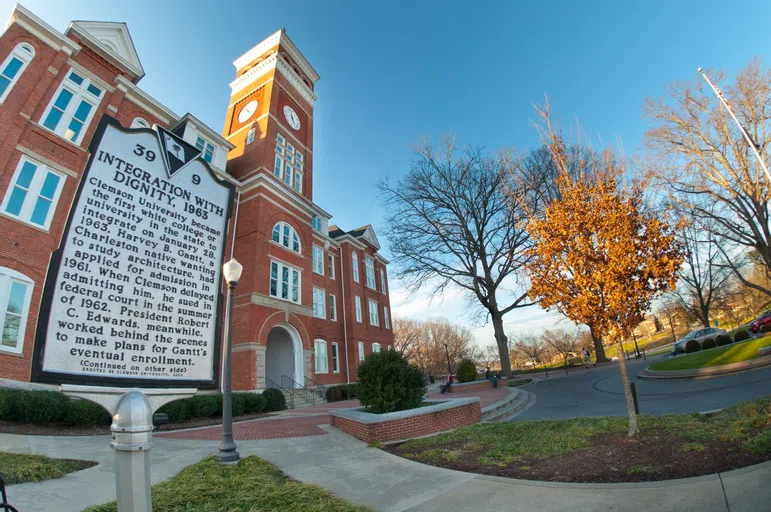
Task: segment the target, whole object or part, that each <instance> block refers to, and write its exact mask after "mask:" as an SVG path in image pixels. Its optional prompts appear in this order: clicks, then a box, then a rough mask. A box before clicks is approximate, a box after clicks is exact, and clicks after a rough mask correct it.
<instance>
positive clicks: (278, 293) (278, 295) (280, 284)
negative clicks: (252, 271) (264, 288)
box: [268, 260, 303, 304]
mask: <svg viewBox="0 0 771 512" xmlns="http://www.w3.org/2000/svg"><path fill="white" fill-rule="evenodd" d="M273 265H276V267H277V272H276V295H273V292H272V290H271V289H270V282H271V281H272V280H273V275H272V274H273ZM284 268H286V269H288V271H289V283H288V286H289V289H288V290H287V295H286V296H287V298H286V299H285V298H283V297H282V296H281V295H282V293H281V292H282V291H283V284H284V281H283V279H282V274H283V272H282V269H284ZM295 273H296V274H297V300H292V277H293V275H294V274H295ZM302 290H303V272H302V270H301V269H299V268H297V267H293V266H292V265H287V264H286V263H284V262H283V261H278V260H270V266H269V267H268V295H269V296H271V297H273V298H276V299H278V300H285V301H287V302H292V303H293V304H302Z"/></svg>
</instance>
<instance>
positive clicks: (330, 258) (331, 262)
mask: <svg viewBox="0 0 771 512" xmlns="http://www.w3.org/2000/svg"><path fill="white" fill-rule="evenodd" d="M327 275H328V276H329V278H330V279H333V280H334V279H335V255H334V254H332V253H331V252H329V251H327Z"/></svg>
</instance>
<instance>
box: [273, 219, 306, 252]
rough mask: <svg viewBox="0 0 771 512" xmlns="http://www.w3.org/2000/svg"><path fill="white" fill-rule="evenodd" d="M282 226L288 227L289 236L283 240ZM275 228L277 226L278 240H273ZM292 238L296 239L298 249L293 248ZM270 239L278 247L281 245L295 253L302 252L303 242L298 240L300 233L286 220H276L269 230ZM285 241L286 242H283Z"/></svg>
mask: <svg viewBox="0 0 771 512" xmlns="http://www.w3.org/2000/svg"><path fill="white" fill-rule="evenodd" d="M284 226H286V227H288V228H289V238H288V239H286V240H285V238H286V237H285V234H284V229H283V228H284ZM276 228H278V240H273V233H275V232H276ZM294 239H297V246H298V250H297V251H295V250H294V247H293V246H294ZM270 241H271V242H273V243H274V244H276V245H278V246H279V247H283V248H284V249H288V250H290V251H292V252H293V253H295V254H302V252H303V242H302V240H300V235H299V234H298V233H297V230H296V229H295V228H294V227H293V226H292V225H291V224H290V223H288V222H286V221H283V220H280V221H278V222H276V223H275V224H274V225H273V229H271V230H270ZM284 242H286V244H284Z"/></svg>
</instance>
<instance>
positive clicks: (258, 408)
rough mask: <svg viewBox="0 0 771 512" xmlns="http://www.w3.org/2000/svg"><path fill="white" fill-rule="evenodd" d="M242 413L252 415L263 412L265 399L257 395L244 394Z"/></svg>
mask: <svg viewBox="0 0 771 512" xmlns="http://www.w3.org/2000/svg"><path fill="white" fill-rule="evenodd" d="M243 397H244V412H245V413H246V414H254V413H256V412H262V411H264V410H265V406H266V403H265V397H264V396H262V395H260V394H258V393H244V394H243Z"/></svg>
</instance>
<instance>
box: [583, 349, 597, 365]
mask: <svg viewBox="0 0 771 512" xmlns="http://www.w3.org/2000/svg"><path fill="white" fill-rule="evenodd" d="M584 364H585V365H586V367H587V368H589V365H592V368H594V367H595V366H597V365H596V364H595V363H593V362H592V353H591V352H589V349H588V348H586V347H584Z"/></svg>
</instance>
